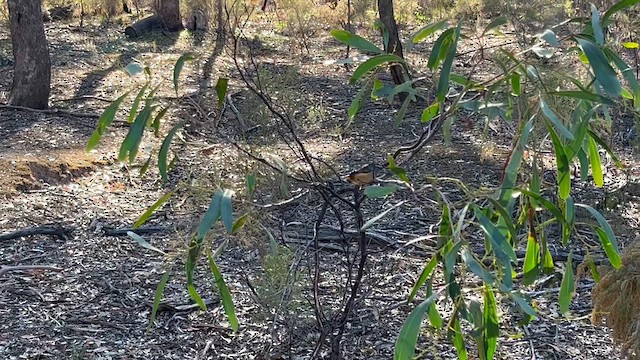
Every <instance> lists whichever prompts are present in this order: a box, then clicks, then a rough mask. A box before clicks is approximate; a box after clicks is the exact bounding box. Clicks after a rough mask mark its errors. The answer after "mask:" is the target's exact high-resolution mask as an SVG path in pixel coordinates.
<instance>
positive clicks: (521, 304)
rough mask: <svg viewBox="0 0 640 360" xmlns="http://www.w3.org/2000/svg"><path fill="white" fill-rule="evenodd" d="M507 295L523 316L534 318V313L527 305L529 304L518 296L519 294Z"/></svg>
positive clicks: (511, 293)
mask: <svg viewBox="0 0 640 360" xmlns="http://www.w3.org/2000/svg"><path fill="white" fill-rule="evenodd" d="M509 295H510V296H511V298H512V299H513V300H514V301H515V302H516V304H518V306H519V307H520V309H522V311H524V313H525V314H527V315H529V316H532V317H535V316H536V311H535V310H533V308H532V307H531V305H529V302H527V301H526V300H525V299H524V298H523V297H522V296H520V294H518V293H517V292H515V291H514V292H510V293H509Z"/></svg>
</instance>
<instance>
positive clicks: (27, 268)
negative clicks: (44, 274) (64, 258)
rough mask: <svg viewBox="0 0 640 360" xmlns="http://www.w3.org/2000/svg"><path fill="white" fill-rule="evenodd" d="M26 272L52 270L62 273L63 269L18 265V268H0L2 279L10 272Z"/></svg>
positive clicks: (48, 266) (47, 266)
mask: <svg viewBox="0 0 640 360" xmlns="http://www.w3.org/2000/svg"><path fill="white" fill-rule="evenodd" d="M24 270H51V271H62V270H63V269H61V268H59V267H55V266H50V265H16V266H3V267H0V277H2V275H4V274H6V273H8V272H10V271H24Z"/></svg>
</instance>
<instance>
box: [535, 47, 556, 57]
mask: <svg viewBox="0 0 640 360" xmlns="http://www.w3.org/2000/svg"><path fill="white" fill-rule="evenodd" d="M531 51H533V53H534V54H536V55H537V56H538V57H541V58H543V59H551V57H553V54H554V51H553V50H552V49H547V48H544V47H542V46H538V45H534V46H532V47H531Z"/></svg>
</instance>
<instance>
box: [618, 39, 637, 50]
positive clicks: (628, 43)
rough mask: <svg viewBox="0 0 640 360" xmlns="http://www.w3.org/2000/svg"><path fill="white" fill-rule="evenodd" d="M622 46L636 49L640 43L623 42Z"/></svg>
mask: <svg viewBox="0 0 640 360" xmlns="http://www.w3.org/2000/svg"><path fill="white" fill-rule="evenodd" d="M622 46H624V47H625V48H626V49H638V48H640V44H638V43H637V42H632V41H629V42H623V43H622Z"/></svg>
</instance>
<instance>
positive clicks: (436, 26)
mask: <svg viewBox="0 0 640 360" xmlns="http://www.w3.org/2000/svg"><path fill="white" fill-rule="evenodd" d="M447 26H449V25H448V24H447V21H446V20H442V21H438V22H436V23H432V24H429V25H427V26H425V27H422V28H421V29H419V30H418V31H416V32H415V33H414V34H413V35H411V38H410V40H409V41H410V43H411V44H417V43H419V42H420V41H422V40H424V39H426V38H428V37H429V36H431V35H432V34H433V33H435V32H436V31H440V30H442V29H444V28H446V27H447Z"/></svg>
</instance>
